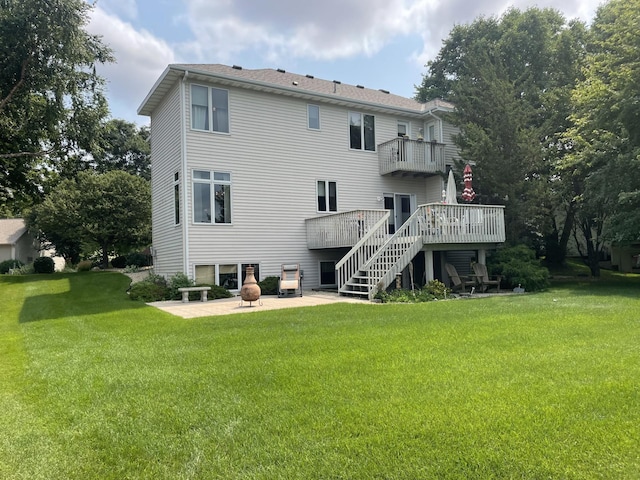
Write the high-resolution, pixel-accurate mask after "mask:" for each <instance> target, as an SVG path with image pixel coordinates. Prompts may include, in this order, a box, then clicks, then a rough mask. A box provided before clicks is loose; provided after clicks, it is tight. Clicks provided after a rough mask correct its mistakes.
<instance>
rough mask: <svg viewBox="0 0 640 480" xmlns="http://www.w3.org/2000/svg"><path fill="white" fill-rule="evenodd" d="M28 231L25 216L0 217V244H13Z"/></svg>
mask: <svg viewBox="0 0 640 480" xmlns="http://www.w3.org/2000/svg"><path fill="white" fill-rule="evenodd" d="M26 231H27V226H26V224H25V221H24V219H23V218H4V219H0V245H13V244H14V243H16V242H17V241H18V240H19V239H20V237H21V236H22V235H24V234H25V232H26Z"/></svg>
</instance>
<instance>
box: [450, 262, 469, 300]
mask: <svg viewBox="0 0 640 480" xmlns="http://www.w3.org/2000/svg"><path fill="white" fill-rule="evenodd" d="M444 267H445V268H446V269H447V275H449V281H450V286H451V290H453V291H454V292H455V291H457V290H459V291H460V292H462V293H465V288H466V287H467V286H469V287H471V288H473V287H474V286H475V281H474V280H473V279H471V277H465V276H460V275H458V271H457V270H456V267H454V266H453V265H451V264H450V263H446V264H445V266H444Z"/></svg>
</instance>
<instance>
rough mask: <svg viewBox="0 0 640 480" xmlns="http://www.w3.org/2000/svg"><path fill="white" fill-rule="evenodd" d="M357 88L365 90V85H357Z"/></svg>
mask: <svg viewBox="0 0 640 480" xmlns="http://www.w3.org/2000/svg"><path fill="white" fill-rule="evenodd" d="M356 88H364V85H356Z"/></svg>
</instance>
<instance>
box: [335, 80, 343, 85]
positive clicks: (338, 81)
mask: <svg viewBox="0 0 640 480" xmlns="http://www.w3.org/2000/svg"><path fill="white" fill-rule="evenodd" d="M333 83H337V84H338V85H340V84H341V83H342V82H341V81H340V80H334V81H333Z"/></svg>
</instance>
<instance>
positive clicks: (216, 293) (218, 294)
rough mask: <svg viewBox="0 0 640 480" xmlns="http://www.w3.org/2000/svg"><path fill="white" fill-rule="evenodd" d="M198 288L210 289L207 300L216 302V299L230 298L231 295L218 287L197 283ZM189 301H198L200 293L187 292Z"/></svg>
mask: <svg viewBox="0 0 640 480" xmlns="http://www.w3.org/2000/svg"><path fill="white" fill-rule="evenodd" d="M198 286H199V287H211V290H209V293H208V294H207V298H208V299H209V300H217V299H218V298H231V297H233V293H231V292H230V291H229V290H227V289H226V288H224V287H221V286H220V285H210V284H208V283H199V284H198ZM189 300H200V292H189Z"/></svg>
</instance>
